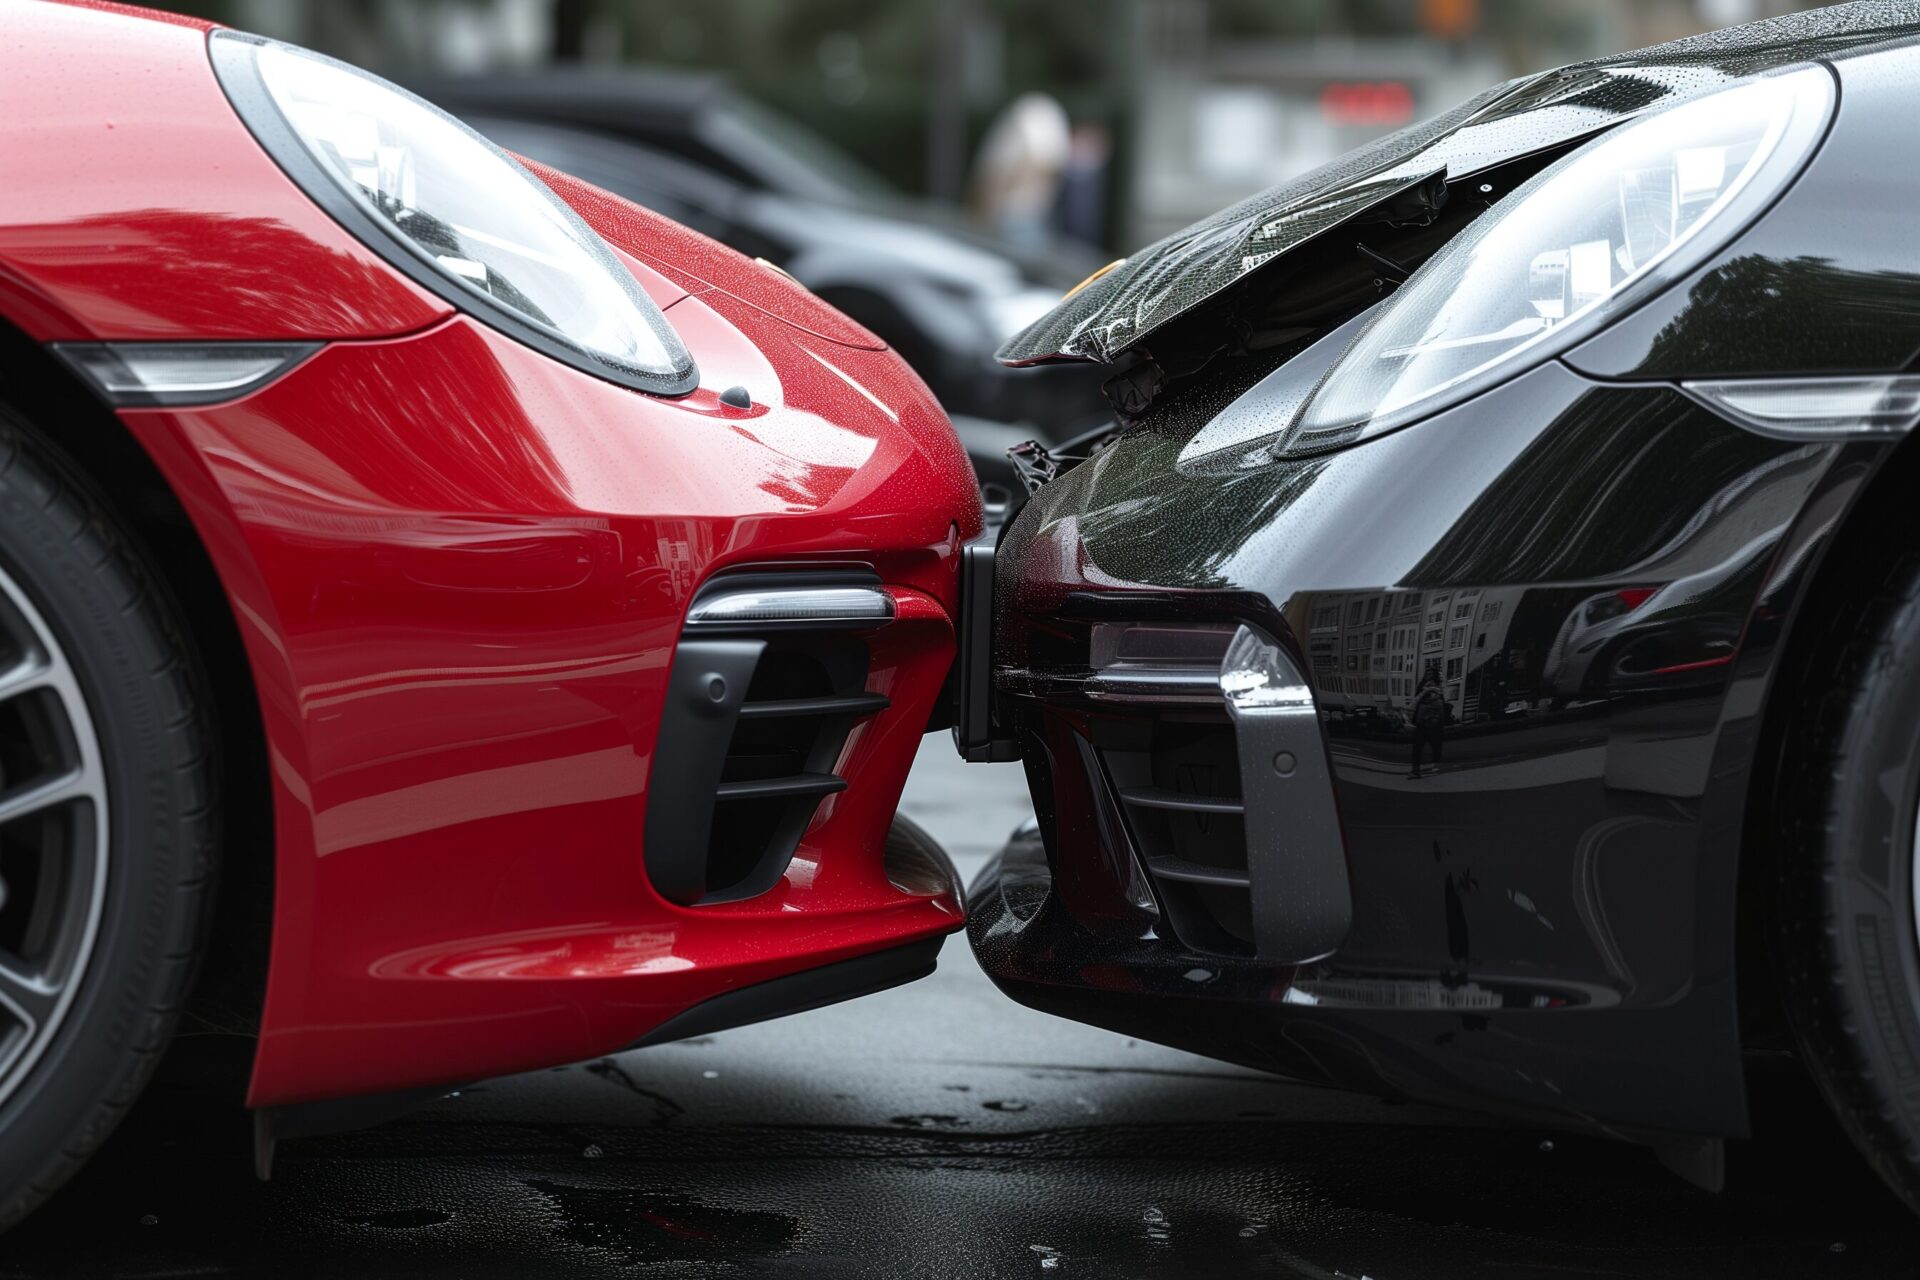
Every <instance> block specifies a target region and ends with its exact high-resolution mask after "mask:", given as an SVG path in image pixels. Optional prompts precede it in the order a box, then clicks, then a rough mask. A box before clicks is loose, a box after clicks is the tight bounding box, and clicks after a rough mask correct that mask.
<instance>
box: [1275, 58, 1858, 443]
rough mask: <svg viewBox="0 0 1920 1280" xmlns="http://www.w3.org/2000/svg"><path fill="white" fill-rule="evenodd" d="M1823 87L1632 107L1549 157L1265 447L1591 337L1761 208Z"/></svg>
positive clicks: (1802, 154)
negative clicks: (1627, 115)
mask: <svg viewBox="0 0 1920 1280" xmlns="http://www.w3.org/2000/svg"><path fill="white" fill-rule="evenodd" d="M1833 101H1834V85H1833V77H1832V74H1831V73H1830V72H1828V71H1827V70H1826V69H1825V68H1823V67H1807V68H1804V69H1802V70H1797V71H1793V72H1789V73H1786V74H1783V75H1778V76H1771V77H1766V78H1763V79H1758V80H1751V81H1747V82H1744V83H1741V84H1738V85H1736V86H1734V87H1732V88H1728V89H1723V90H1720V91H1718V92H1714V93H1709V94H1705V95H1703V96H1701V97H1697V98H1692V99H1689V100H1687V101H1685V102H1682V103H1679V104H1678V105H1676V106H1673V107H1669V108H1667V109H1665V110H1662V111H1657V112H1653V113H1650V114H1648V115H1644V116H1641V117H1639V118H1638V119H1636V120H1634V121H1632V122H1631V123H1628V124H1624V125H1621V126H1620V127H1619V128H1617V129H1614V130H1612V131H1611V132H1609V133H1606V134H1604V135H1603V136H1601V137H1599V138H1597V139H1595V140H1594V141H1592V142H1589V143H1587V144H1586V145H1585V146H1582V147H1580V148H1579V149H1577V150H1575V151H1573V152H1572V153H1570V154H1569V155H1566V156H1564V157H1562V158H1561V159H1559V160H1557V161H1555V162H1554V163H1553V164H1551V165H1548V166H1547V167H1546V168H1545V169H1543V170H1541V171H1540V172H1539V173H1537V174H1535V175H1534V176H1533V177H1532V178H1530V179H1529V180H1528V181H1527V182H1525V183H1523V184H1522V185H1521V186H1519V187H1517V188H1516V189H1515V190H1514V191H1513V192H1512V194H1510V195H1508V196H1507V197H1506V198H1505V199H1503V200H1501V201H1500V202H1499V203H1498V204H1497V205H1495V206H1494V207H1493V208H1492V209H1491V210H1489V211H1488V212H1487V213H1485V214H1484V215H1482V216H1481V217H1480V218H1479V219H1478V220H1477V221H1475V222H1474V223H1472V224H1471V225H1469V226H1468V227H1467V228H1466V229H1465V230H1464V231H1462V232H1461V233H1460V234H1459V235H1457V236H1455V237H1454V238H1453V239H1452V240H1450V241H1448V242H1447V243H1446V244H1445V245H1444V246H1443V247H1442V248H1441V249H1440V250H1439V251H1438V252H1437V253H1435V254H1434V255H1433V256H1432V257H1431V258H1429V259H1428V260H1427V261H1426V262H1425V263H1423V264H1422V265H1421V266H1420V268H1419V269H1418V270H1416V271H1415V272H1414V273H1413V274H1412V275H1411V276H1410V277H1408V279H1407V281H1406V283H1404V284H1403V285H1401V286H1400V288H1399V289H1398V290H1397V291H1396V292H1395V293H1394V294H1393V296H1392V297H1390V298H1389V299H1388V300H1387V301H1386V302H1385V303H1384V304H1382V305H1381V306H1380V307H1378V309H1377V310H1376V311H1375V312H1374V314H1373V316H1372V317H1371V319H1370V320H1369V321H1368V322H1367V323H1366V325H1365V326H1364V327H1363V328H1362V329H1360V331H1359V332H1358V333H1357V334H1356V335H1355V337H1354V339H1353V341H1352V343H1351V344H1350V345H1348V346H1347V347H1346V349H1345V351H1344V352H1343V353H1342V354H1341V355H1340V356H1339V358H1338V359H1337V360H1335V361H1334V363H1333V365H1332V367H1331V368H1330V369H1328V371H1327V373H1326V376H1325V377H1324V378H1323V379H1322V380H1321V382H1320V384H1319V386H1318V387H1317V388H1315V390H1314V391H1313V394H1312V395H1311V396H1310V397H1308V398H1307V400H1306V402H1305V403H1304V404H1303V405H1302V407H1301V408H1300V410H1299V411H1298V413H1297V414H1296V415H1295V417H1294V420H1293V422H1292V424H1291V425H1290V427H1289V428H1288V429H1287V431H1286V433H1285V435H1284V436H1283V437H1282V440H1281V443H1280V445H1279V448H1278V449H1277V450H1276V452H1280V453H1302V452H1312V451H1316V450H1320V449H1325V448H1330V447H1334V446H1337V445H1342V444H1347V443H1351V442H1352V441H1355V440H1362V439H1366V438H1368V437H1370V436H1375V435H1379V434H1381V433H1382V432H1386V431H1390V430H1393V429H1394V428H1396V427H1400V426H1405V425H1406V424H1408V423H1410V422H1413V421H1414V420H1416V419H1418V418H1423V417H1426V416H1428V415H1430V414H1432V413H1434V412H1435V411H1437V410H1439V409H1441V408H1444V407H1446V406H1448V405H1451V404H1456V403H1458V402H1460V401H1461V400H1464V399H1466V398H1467V397H1469V396H1471V395H1474V394H1475V393H1477V392H1479V391H1482V390H1484V389H1486V388H1487V387H1488V386H1490V385H1492V384H1493V383H1495V382H1497V381H1501V380H1504V379H1507V378H1510V377H1513V376H1514V375H1516V374H1518V373H1520V372H1522V371H1523V370H1524V369H1526V368H1528V367H1531V366H1532V365H1535V364H1538V363H1540V362H1542V361H1544V360H1546V359H1548V358H1549V357H1551V356H1554V355H1557V354H1559V353H1560V352H1563V351H1565V350H1567V349H1568V348H1569V347H1571V346H1573V345H1574V344H1575V343H1578V342H1580V341H1581V340H1583V339H1585V338H1587V337H1590V336H1591V335H1592V334H1593V333H1595V332H1596V331H1597V330H1599V329H1600V328H1602V327H1603V326H1604V325H1606V324H1607V323H1608V322H1609V321H1611V320H1612V319H1614V318H1615V317H1617V316H1619V315H1620V314H1622V313H1624V312H1625V311H1628V310H1630V309H1631V308H1633V307H1635V306H1638V305H1639V304H1640V303H1642V302H1644V301H1646V299H1647V298H1648V297H1650V296H1651V295H1653V294H1655V293H1657V292H1659V291H1660V290H1661V289H1663V288H1665V287H1666V286H1667V285H1669V284H1671V283H1672V282H1673V281H1675V280H1676V279H1679V278H1680V277H1682V276H1684V275H1686V274H1687V273H1688V272H1690V271H1692V270H1693V269H1694V268H1696V267H1698V266H1700V265H1701V264H1702V263H1703V262H1705V261H1706V260H1707V259H1708V258H1710V257H1711V256H1712V255H1713V254H1715V253H1717V252H1718V251H1719V250H1720V249H1721V248H1723V247H1724V246H1725V245H1726V244H1727V243H1728V242H1729V241H1730V240H1732V238H1733V237H1734V236H1735V235H1737V234H1739V232H1740V231H1741V230H1742V229H1743V228H1745V227H1746V226H1747V225H1748V224H1749V223H1751V222H1752V221H1753V220H1754V218H1756V217H1757V216H1758V215H1759V214H1760V213H1761V212H1762V211H1764V210H1765V209H1766V208H1767V206H1768V205H1770V204H1771V203H1772V202H1773V200H1774V199H1775V198H1777V197H1778V196H1779V195H1780V193H1781V192H1782V191H1783V190H1784V189H1785V188H1786V187H1787V186H1788V185H1789V184H1790V183H1791V182H1792V181H1793V179H1794V177H1795V176H1797V175H1798V173H1799V172H1800V170H1801V168H1802V167H1803V166H1804V165H1805V164H1806V162H1807V160H1808V158H1809V157H1810V156H1811V155H1812V153H1813V151H1814V149H1815V147H1816V146H1817V145H1818V143H1819V141H1820V139H1821V137H1822V136H1823V135H1824V133H1825V130H1826V126H1827V122H1828V119H1829V118H1830V116H1831V114H1832V109H1833Z"/></svg>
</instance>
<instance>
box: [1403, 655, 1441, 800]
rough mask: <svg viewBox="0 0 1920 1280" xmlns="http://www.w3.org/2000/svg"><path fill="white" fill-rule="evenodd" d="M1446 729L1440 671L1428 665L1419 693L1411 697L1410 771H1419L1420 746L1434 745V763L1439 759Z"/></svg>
mask: <svg viewBox="0 0 1920 1280" xmlns="http://www.w3.org/2000/svg"><path fill="white" fill-rule="evenodd" d="M1446 730H1447V697H1446V695H1445V694H1443V693H1441V692H1440V673H1439V672H1438V671H1434V670H1432V669H1429V670H1428V671H1427V674H1426V675H1424V676H1422V677H1421V679H1420V696H1419V697H1417V698H1415V699H1414V700H1413V772H1412V773H1410V774H1408V775H1407V776H1408V777H1409V778H1418V777H1420V776H1422V775H1421V773H1420V751H1421V748H1423V747H1427V746H1431V747H1432V748H1433V763H1434V764H1435V765H1438V764H1439V763H1440V744H1441V740H1442V739H1443V738H1444V736H1445V734H1446Z"/></svg>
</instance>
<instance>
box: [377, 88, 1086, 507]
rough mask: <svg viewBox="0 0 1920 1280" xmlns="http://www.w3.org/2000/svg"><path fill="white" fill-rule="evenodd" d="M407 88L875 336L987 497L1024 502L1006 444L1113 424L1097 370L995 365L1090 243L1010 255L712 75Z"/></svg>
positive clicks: (1076, 267) (1055, 294) (1072, 274)
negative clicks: (686, 230) (908, 369)
mask: <svg viewBox="0 0 1920 1280" xmlns="http://www.w3.org/2000/svg"><path fill="white" fill-rule="evenodd" d="M412 87H413V88H414V89H415V90H416V91H418V92H419V93H420V94H421V96H423V97H425V98H427V99H428V100H430V101H432V102H435V103H438V104H439V105H441V106H442V107H444V108H446V109H447V110H449V111H451V112H453V113H454V114H456V115H458V116H461V117H463V118H464V119H465V120H466V121H467V123H469V124H471V125H473V126H474V128H476V129H478V130H479V131H480V132H481V133H483V134H485V135H486V136H487V137H489V138H491V139H493V140H494V141H495V142H497V143H498V144H499V145H501V146H502V147H505V148H506V149H508V150H509V151H513V152H517V153H519V154H521V155H524V156H527V157H530V158H531V159H534V160H537V161H539V162H541V163H542V164H549V165H552V166H554V167H555V168H558V169H562V170H565V171H566V172H568V173H571V174H575V175H577V176H579V177H582V178H584V179H585V180H586V181H589V182H592V183H594V184H595V185H596V186H600V187H604V188H606V189H607V190H609V191H612V192H615V193H617V194H619V195H622V196H625V197H626V198H627V199H629V200H632V201H634V202H636V203H638V204H642V205H645V206H646V207H647V208H649V209H653V210H655V211H656V212H659V213H662V214H665V215H666V216H667V217H670V218H672V219H674V220H675V221H676V222H682V223H685V224H686V225H687V226H690V227H693V228H694V229H696V230H698V231H702V232H704V233H706V234H707V235H710V236H712V237H713V238H714V239H716V240H719V241H720V242H721V243H723V244H726V245H729V246H730V247H732V248H734V249H737V250H739V251H740V252H741V253H744V254H746V255H748V256H749V257H755V258H763V259H765V260H766V261H768V262H771V263H773V264H774V265H776V266H778V267H779V268H780V269H781V270H783V271H785V272H787V273H788V274H789V275H791V276H792V277H793V278H794V279H796V280H798V281H799V282H800V283H801V284H803V285H805V286H806V287H807V288H808V289H810V290H812V291H813V292H814V293H815V294H817V295H818V296H819V297H820V298H821V299H822V300H824V301H825V302H827V303H829V304H831V305H832V306H834V307H835V308H837V309H839V310H840V311H842V312H844V313H845V314H847V315H848V316H850V317H852V318H853V319H854V320H856V321H858V322H859V323H860V324H862V325H864V326H866V327H867V328H868V329H870V330H872V331H873V332H874V333H875V334H876V335H878V336H879V337H880V338H881V339H882V340H884V341H885V342H886V343H887V345H888V346H890V347H892V348H893V349H894V350H895V351H897V352H898V353H899V354H900V355H901V356H902V357H903V358H905V360H906V361H907V363H908V364H909V365H911V366H912V367H913V369H914V370H915V372H917V373H919V374H920V376H921V377H922V378H924V379H925V380H926V382H927V385H928V386H929V387H931V388H932V390H933V393H934V394H935V395H936V396H937V397H939V399H940V402H941V404H942V405H943V406H944V407H945V408H946V410H947V412H948V414H949V416H950V417H952V419H953V422H954V428H955V430H956V431H957V432H958V433H959V435H960V438H961V442H962V443H963V444H965V445H966V446H967V451H968V453H969V455H970V456H972V458H973V459H974V463H975V467H976V470H978V472H979V473H980V477H981V479H982V481H983V482H986V483H992V484H998V485H1000V486H1003V487H1005V488H1006V489H1008V490H1009V491H1010V493H1011V494H1013V495H1019V496H1024V491H1023V490H1022V489H1021V488H1020V486H1019V485H1018V484H1017V483H1016V482H1015V480H1014V477H1013V473H1012V472H1011V471H1010V470H1009V468H1008V466H1007V461H1006V450H1007V448H1008V447H1009V446H1011V445H1014V444H1018V443H1020V442H1021V441H1023V440H1028V439H1033V438H1036V437H1039V438H1042V439H1044V440H1047V441H1058V440H1061V439H1064V438H1067V437H1070V436H1073V435H1076V434H1078V433H1080V432H1082V431H1085V430H1087V429H1089V428H1093V427H1097V426H1099V425H1100V424H1101V423H1102V422H1104V421H1106V420H1108V419H1109V418H1110V417H1111V412H1110V411H1109V409H1108V408H1107V404H1106V401H1105V400H1104V399H1103V398H1102V396H1101V394H1100V387H1101V383H1102V382H1103V381H1104V380H1105V378H1106V376H1107V374H1106V371H1105V370H1102V369H1100V368H1098V367H1097V366H1085V365H1073V366H1057V367H1052V368H1045V369H1010V368H1007V367H1005V366H1004V365H1001V364H1000V363H999V362H998V361H996V360H995V359H994V358H993V356H994V351H995V349H996V348H997V347H998V346H999V345H1000V343H1001V342H1003V341H1005V340H1006V339H1008V338H1010V337H1012V336H1013V335H1014V334H1016V333H1018V332H1020V330H1022V329H1023V328H1025V327H1026V326H1027V325H1028V324H1029V323H1030V322H1032V321H1033V320H1035V319H1037V318H1038V317H1039V316H1040V315H1042V314H1043V313H1045V312H1046V311H1047V310H1048V309H1050V308H1051V307H1052V306H1053V304H1054V303H1055V302H1057V301H1058V300H1059V298H1060V295H1061V294H1062V293H1063V292H1064V291H1065V290H1067V289H1069V288H1071V287H1072V286H1073V285H1074V284H1075V283H1077V282H1078V281H1080V280H1082V279H1084V278H1085V277H1086V276H1087V274H1088V273H1089V272H1090V271H1092V270H1093V269H1094V268H1095V267H1096V266H1098V265H1099V258H1098V255H1097V254H1096V253H1095V251H1094V250H1093V249H1092V248H1090V247H1089V246H1086V245H1082V244H1079V243H1078V242H1075V241H1070V240H1066V239H1061V240H1060V241H1058V242H1057V243H1056V244H1054V245H1052V246H1050V247H1049V250H1048V252H1047V253H1046V254H1045V255H1044V256H1041V257H1035V256H1033V255H1022V254H1019V253H1017V252H1015V251H1014V250H1012V249H1011V248H1009V247H1008V246H1006V245H1003V244H1000V243H999V242H997V241H995V240H994V239H992V238H991V237H988V236H984V235H981V234H979V233H977V232H974V231H972V230H970V229H968V228H967V227H966V226H965V225H964V224H963V223H962V221H961V219H960V217H959V215H958V213H957V212H956V211H954V210H952V209H950V208H948V207H946V206H943V205H940V204H938V203H935V202H932V201H927V200H913V199H910V198H908V197H906V196H904V195H902V194H900V193H899V192H897V191H894V190H893V189H892V188H891V187H890V186H888V184H887V183H886V182H885V180H884V179H882V178H880V177H879V176H878V175H877V174H874V173H872V172H870V171H869V170H867V169H865V168H864V167H862V166H861V165H860V164H859V163H858V162H857V161H855V160H854V159H853V158H852V157H850V156H848V155H846V154H845V153H844V152H842V151H840V150H839V149H838V148H836V147H834V146H833V145H832V144H831V143H829V142H828V141H827V140H826V139H824V138H821V137H820V136H818V135H817V134H814V133H811V132H809V131H807V130H806V129H804V128H801V127H800V126H798V125H796V124H794V123H793V122H792V121H790V120H787V119H784V118H782V117H781V116H779V115H776V114H775V113H774V112H772V111H770V110H768V109H767V108H765V107H763V106H761V105H760V104H759V103H757V102H754V101H753V100H752V99H750V98H748V97H746V96H744V95H742V94H740V93H738V92H736V91H734V90H732V89H730V88H729V87H728V86H727V85H726V83H725V82H724V81H723V80H721V79H720V78H718V77H715V76H703V75H697V74H691V73H684V72H668V71H657V70H648V71H609V72H596V73H584V74H583V73H581V72H579V71H577V70H575V71H567V72H546V73H537V74H529V75H523V76H516V77H504V78H503V77H488V78H485V79H478V78H475V79H453V80H437V81H420V82H416V83H414V84H413V85H412ZM991 496H992V495H990V497H991Z"/></svg>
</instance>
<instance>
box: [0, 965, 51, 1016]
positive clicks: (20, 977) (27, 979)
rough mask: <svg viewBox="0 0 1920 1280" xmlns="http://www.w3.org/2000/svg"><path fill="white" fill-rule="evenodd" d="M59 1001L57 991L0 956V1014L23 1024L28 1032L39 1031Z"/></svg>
mask: <svg viewBox="0 0 1920 1280" xmlns="http://www.w3.org/2000/svg"><path fill="white" fill-rule="evenodd" d="M59 1000H60V988H59V987H57V986H54V985H52V984H51V983H47V982H44V981H42V980H41V979H39V978H36V977H35V976H34V975H33V974H31V973H29V972H28V971H27V969H26V966H24V965H22V964H20V963H18V962H17V961H15V960H13V959H11V958H10V957H7V956H5V955H0V1014H11V1015H12V1017H13V1019H14V1020H16V1021H19V1022H23V1023H25V1024H26V1026H27V1029H28V1031H29V1032H30V1033H31V1032H33V1031H37V1030H39V1029H40V1028H41V1027H42V1026H44V1025H45V1024H46V1021H47V1019H48V1018H50V1017H52V1016H53V1007H54V1005H56V1004H57V1003H59Z"/></svg>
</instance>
